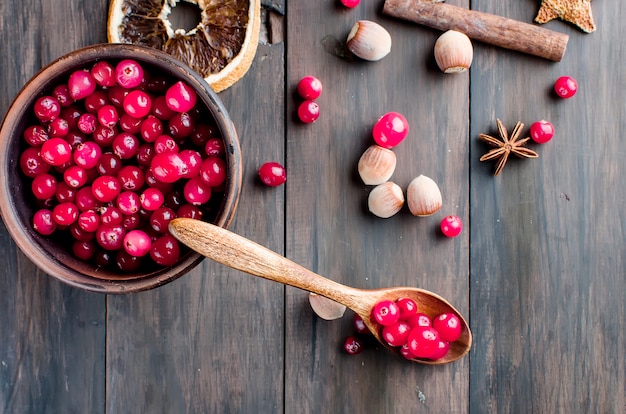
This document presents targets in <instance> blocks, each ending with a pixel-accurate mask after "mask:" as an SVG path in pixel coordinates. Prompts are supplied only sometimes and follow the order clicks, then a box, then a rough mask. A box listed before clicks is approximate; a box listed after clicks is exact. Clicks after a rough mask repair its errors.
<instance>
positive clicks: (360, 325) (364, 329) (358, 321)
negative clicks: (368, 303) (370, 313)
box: [352, 313, 370, 334]
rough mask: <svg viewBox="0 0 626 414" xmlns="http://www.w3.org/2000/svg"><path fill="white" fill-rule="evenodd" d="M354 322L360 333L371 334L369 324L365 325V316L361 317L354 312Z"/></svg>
mask: <svg viewBox="0 0 626 414" xmlns="http://www.w3.org/2000/svg"><path fill="white" fill-rule="evenodd" d="M352 322H353V324H354V329H355V330H356V331H357V332H358V333H360V334H369V333H370V330H369V328H368V327H367V325H365V322H363V318H361V316H360V315H359V314H358V313H355V314H354V319H353V321H352Z"/></svg>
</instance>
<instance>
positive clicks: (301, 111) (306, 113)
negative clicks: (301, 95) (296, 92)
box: [298, 99, 320, 124]
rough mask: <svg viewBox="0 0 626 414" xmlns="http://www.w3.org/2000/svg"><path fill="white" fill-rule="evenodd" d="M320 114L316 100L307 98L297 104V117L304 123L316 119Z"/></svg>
mask: <svg viewBox="0 0 626 414" xmlns="http://www.w3.org/2000/svg"><path fill="white" fill-rule="evenodd" d="M319 116H320V106H319V105H318V104H317V102H315V101H313V100H310V99H307V100H305V101H304V102H302V103H301V104H300V105H299V106H298V118H300V120H301V121H302V122H304V123H305V124H310V123H312V122H315V121H317V118H319Z"/></svg>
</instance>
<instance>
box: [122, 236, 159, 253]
mask: <svg viewBox="0 0 626 414" xmlns="http://www.w3.org/2000/svg"><path fill="white" fill-rule="evenodd" d="M151 246H152V240H150V236H148V234H147V233H146V232H145V231H142V230H131V231H129V232H128V233H126V236H124V250H126V251H127V252H128V254H130V255H132V256H145V255H146V254H148V253H150V247H151Z"/></svg>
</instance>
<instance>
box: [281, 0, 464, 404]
mask: <svg viewBox="0 0 626 414" xmlns="http://www.w3.org/2000/svg"><path fill="white" fill-rule="evenodd" d="M381 7H382V3H381V2H376V1H369V2H368V1H365V2H361V4H360V5H359V7H358V8H355V9H353V10H350V11H346V9H342V8H341V6H340V5H339V6H338V5H337V4H336V2H332V1H327V2H320V3H318V2H290V3H289V5H288V9H287V17H288V19H289V20H288V21H289V24H288V31H287V38H288V47H289V48H288V53H287V56H288V63H289V65H288V73H287V86H288V88H289V93H290V94H292V95H293V97H292V98H291V99H290V100H288V102H287V103H288V114H287V115H288V118H287V119H288V124H287V125H288V141H287V145H288V147H287V156H288V158H287V166H288V171H289V174H290V175H289V177H288V185H287V216H286V220H287V240H286V246H287V257H289V258H290V259H292V260H294V261H296V262H297V263H300V264H302V265H304V266H305V267H307V268H309V269H312V270H313V271H315V272H317V273H319V274H322V275H325V276H327V277H329V278H331V279H334V280H336V281H338V282H340V283H345V284H348V285H350V286H355V287H360V288H378V287H386V286H402V285H408V286H415V287H421V288H424V289H429V290H433V291H435V292H437V293H439V294H441V295H442V296H444V297H446V298H448V299H449V300H450V301H451V302H452V303H453V304H454V305H455V306H456V307H457V308H458V309H459V310H460V311H461V312H465V311H467V309H468V303H469V297H468V291H467V286H468V279H467V276H468V272H467V269H468V255H467V243H468V240H469V239H468V233H465V234H464V235H462V236H461V237H460V238H459V239H457V240H455V241H454V242H450V241H449V240H444V239H443V238H440V237H438V236H437V226H438V224H439V220H440V219H441V218H442V217H443V216H442V215H438V216H433V217H429V218H416V217H413V216H412V215H411V214H410V213H409V211H408V209H407V208H406V207H405V208H404V209H403V210H402V212H400V213H399V214H398V215H396V216H394V217H392V218H390V219H386V220H384V219H380V218H377V217H374V216H372V215H371V214H370V213H368V212H367V207H366V205H367V195H368V193H369V190H370V189H371V187H368V186H366V185H364V184H363V183H362V182H360V179H359V176H358V174H357V162H358V160H359V157H360V156H361V154H362V153H363V151H364V150H365V149H366V148H367V147H368V146H369V145H370V144H371V143H372V142H373V140H372V138H371V128H372V126H373V124H374V122H375V121H376V119H378V117H380V116H381V115H382V114H384V113H386V112H389V111H399V112H401V113H403V114H404V115H405V116H406V117H407V119H408V121H409V124H410V126H411V131H410V133H409V137H408V138H407V139H406V140H405V141H404V142H402V143H401V144H400V145H399V146H398V147H397V149H396V150H395V151H396V153H397V156H398V160H397V167H396V171H395V173H394V175H393V176H392V178H391V180H392V181H395V182H396V183H397V184H399V185H400V186H401V187H403V188H404V189H406V187H407V185H408V183H409V182H410V181H411V180H412V179H413V178H415V177H416V176H418V175H419V174H424V175H427V176H429V177H431V178H432V179H434V180H435V181H436V182H437V183H438V184H439V186H440V188H441V191H442V193H443V198H444V202H443V203H444V205H443V208H442V214H458V215H460V216H462V217H463V218H464V219H467V213H468V209H467V202H468V199H467V195H468V187H467V186H468V173H467V171H468V168H469V164H468V162H469V160H468V155H467V146H468V123H467V120H468V118H469V115H468V99H469V98H468V96H469V95H468V94H469V85H468V80H469V78H468V76H467V74H465V75H460V76H458V77H445V76H442V74H441V73H440V72H439V69H437V67H436V65H435V62H434V58H433V57H432V48H433V45H434V42H435V40H436V38H437V33H436V32H434V31H432V30H430V29H425V28H421V27H419V26H416V25H411V24H404V23H400V24H399V23H398V22H397V20H395V19H391V18H386V17H384V16H383V15H382V14H381ZM359 19H368V20H374V21H376V22H378V23H380V24H381V25H383V26H384V27H386V28H387V29H388V31H389V32H390V34H391V37H392V42H393V44H392V49H391V53H390V54H389V55H388V56H387V57H385V58H384V59H383V60H381V61H379V62H365V61H362V60H359V59H356V58H353V57H352V56H350V55H346V54H345V50H344V49H343V48H342V43H343V42H345V39H346V37H347V34H348V32H349V30H350V28H351V27H352V25H353V24H354V22H356V21H357V20H359ZM311 21H316V22H317V21H319V23H318V24H311V23H310V22H311ZM296 56H297V58H295V59H294V57H296ZM308 74H312V75H315V76H317V77H318V78H319V79H320V80H321V81H322V83H323V84H324V88H325V89H324V92H323V93H322V96H321V97H320V98H319V99H318V101H319V104H320V107H321V115H320V118H319V119H318V120H317V121H316V122H315V123H314V124H312V125H303V124H301V123H298V122H297V121H295V120H294V119H293V116H292V115H293V113H294V112H295V110H296V107H297V104H298V102H299V101H298V99H297V98H296V97H295V94H294V93H293V91H294V88H295V85H296V84H297V82H298V80H299V79H300V78H301V77H302V76H304V75H308ZM444 212H445V213H444ZM450 258H452V259H450ZM287 315H288V318H287V322H286V323H287V338H286V341H287V342H286V347H287V355H293V354H299V355H302V358H301V359H300V360H299V361H297V362H296V361H293V362H289V361H287V366H286V373H285V375H286V383H287V384H290V387H289V388H288V389H286V393H287V394H286V412H302V413H316V412H336V413H341V412H381V413H382V412H416V411H418V410H424V411H430V412H455V413H459V412H465V411H466V410H467V401H468V399H467V391H468V380H469V371H468V370H469V364H468V362H469V361H468V360H467V359H464V360H462V361H458V362H456V363H454V364H450V365H447V366H445V367H437V368H436V369H434V370H433V369H422V367H416V366H414V364H407V363H406V361H403V360H402V358H398V357H397V356H394V355H391V354H389V353H387V352H386V351H384V350H383V349H376V350H375V349H374V348H372V349H370V350H368V351H366V352H364V353H362V354H360V355H358V356H356V357H351V356H348V355H346V354H345V353H342V352H338V350H340V349H341V346H342V344H343V341H344V339H345V338H346V337H347V336H348V335H350V334H352V333H353V331H352V329H351V326H350V320H349V319H350V316H348V317H346V318H344V320H342V321H332V322H327V321H322V320H319V319H317V318H316V316H315V315H314V314H313V312H312V311H311V309H310V307H309V305H308V299H307V297H306V293H303V292H301V291H297V290H293V289H288V293H287ZM372 378H376V380H374V381H372V380H370V379H372ZM433 378H437V380H436V381H434V380H433ZM443 384H445V386H444V385H443ZM450 387H453V388H454V389H455V390H457V392H455V393H454V395H448V390H449V389H450ZM419 396H425V397H426V400H425V402H424V403H422V402H420V398H419Z"/></svg>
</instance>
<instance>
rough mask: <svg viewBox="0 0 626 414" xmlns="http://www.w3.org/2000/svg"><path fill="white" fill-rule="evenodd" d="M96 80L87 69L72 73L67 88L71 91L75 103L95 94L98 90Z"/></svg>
mask: <svg viewBox="0 0 626 414" xmlns="http://www.w3.org/2000/svg"><path fill="white" fill-rule="evenodd" d="M96 86H97V83H96V80H95V79H94V78H93V76H91V73H90V72H89V71H88V70H86V69H84V70H83V69H81V70H77V71H75V72H72V74H71V75H70V78H69V80H68V82H67V87H68V88H69V91H70V96H71V97H72V99H74V100H75V101H78V100H81V99H84V98H86V97H87V96H89V95H91V94H92V93H94V91H95V90H96Z"/></svg>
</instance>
